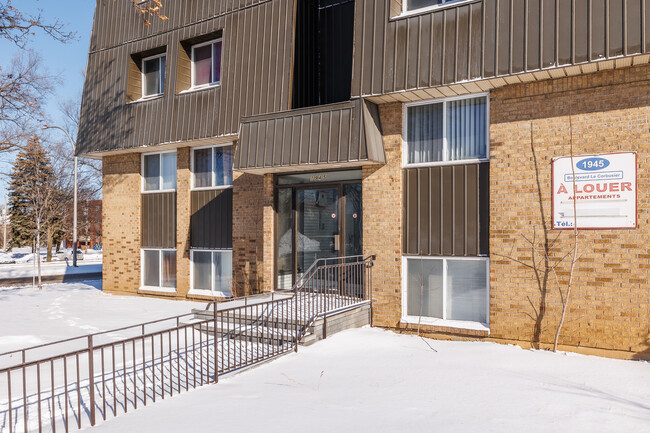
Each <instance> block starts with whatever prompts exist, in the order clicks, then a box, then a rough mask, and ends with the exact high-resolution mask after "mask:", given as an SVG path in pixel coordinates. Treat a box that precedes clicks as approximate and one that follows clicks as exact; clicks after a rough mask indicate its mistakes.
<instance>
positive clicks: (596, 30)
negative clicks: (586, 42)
mask: <svg viewBox="0 0 650 433" xmlns="http://www.w3.org/2000/svg"><path fill="white" fill-rule="evenodd" d="M606 5H607V0H591V17H590V23H591V30H590V33H589V38H590V42H591V53H590V56H591V59H592V60H596V59H601V58H603V57H605V56H606V55H607V50H606V46H607V16H606Z"/></svg>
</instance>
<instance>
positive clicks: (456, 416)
mask: <svg viewBox="0 0 650 433" xmlns="http://www.w3.org/2000/svg"><path fill="white" fill-rule="evenodd" d="M430 346H431V347H433V348H434V349H435V350H437V352H435V351H434V350H432V349H431V347H430ZM649 398H650V364H648V363H642V362H633V361H619V360H612V359H604V358H598V357H588V356H580V355H565V354H554V353H550V352H541V351H530V350H522V349H520V348H518V347H514V346H504V345H499V344H492V343H470V342H447V341H434V340H427V341H425V340H423V339H420V338H418V337H415V336H404V335H396V334H393V333H390V332H386V331H382V330H379V329H370V328H364V329H359V330H351V331H346V332H343V333H341V334H337V335H335V336H333V337H331V338H329V339H327V340H325V341H323V342H319V343H317V344H316V345H314V346H312V347H308V348H304V349H303V348H301V349H300V351H299V352H298V353H297V354H291V355H288V356H286V357H284V358H281V359H279V360H276V361H273V362H272V363H269V364H267V365H263V366H261V367H259V368H257V369H254V370H250V371H247V372H244V373H241V374H239V375H237V376H232V377H229V378H223V379H221V380H220V382H219V384H216V385H210V386H206V387H203V388H200V389H197V390H195V391H191V392H189V393H187V394H183V395H181V396H175V397H173V398H171V399H167V400H165V401H162V402H159V403H156V404H154V405H152V406H149V407H147V408H145V409H138V410H137V411H135V412H129V413H128V414H127V415H124V416H121V417H118V418H116V419H113V420H110V421H107V422H105V423H103V424H102V425H100V426H99V427H96V428H95V429H94V430H93V431H94V432H98V433H100V432H120V431H156V432H163V433H164V432H180V431H226V432H247V431H264V432H282V433H286V432H293V431H309V432H310V433H317V432H324V433H325V432H328V433H329V432H373V433H375V432H409V433H411V432H427V433H429V432H434V431H440V432H446V433H449V432H452V433H453V432H456V433H465V432H477V431H481V432H499V433H501V432H526V433H534V432H549V431H558V432H565V431H567V432H568V431H570V432H590V433H591V432H594V431H598V432H621V431H625V432H645V431H647V427H648V425H650V403H649Z"/></svg>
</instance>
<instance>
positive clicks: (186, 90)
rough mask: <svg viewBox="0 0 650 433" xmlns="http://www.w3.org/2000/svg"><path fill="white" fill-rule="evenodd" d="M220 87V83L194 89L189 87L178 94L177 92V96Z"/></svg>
mask: <svg viewBox="0 0 650 433" xmlns="http://www.w3.org/2000/svg"><path fill="white" fill-rule="evenodd" d="M220 86H221V82H220V81H219V82H217V83H212V84H203V85H201V86H195V87H190V88H189V89H185V90H181V91H180V92H178V94H179V95H182V94H184V93H193V92H200V91H201V90H206V89H214V88H215V87H220Z"/></svg>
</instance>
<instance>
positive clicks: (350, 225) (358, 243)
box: [345, 183, 363, 256]
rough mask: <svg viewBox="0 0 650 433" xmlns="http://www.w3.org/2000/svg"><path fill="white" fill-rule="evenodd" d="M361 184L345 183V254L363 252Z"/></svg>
mask: <svg viewBox="0 0 650 433" xmlns="http://www.w3.org/2000/svg"><path fill="white" fill-rule="evenodd" d="M361 191H362V189H361V184H360V183H355V184H352V185H345V255H346V256H360V255H362V254H363V242H362V236H363V222H362V218H361V216H362V215H361V212H362V203H363V202H362V200H361Z"/></svg>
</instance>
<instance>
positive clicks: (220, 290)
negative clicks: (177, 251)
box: [190, 249, 232, 297]
mask: <svg viewBox="0 0 650 433" xmlns="http://www.w3.org/2000/svg"><path fill="white" fill-rule="evenodd" d="M190 259H191V261H192V268H191V269H192V270H191V272H192V291H194V292H197V293H199V294H206V295H209V296H219V297H228V296H231V295H232V250H207V249H192V250H191V252H190Z"/></svg>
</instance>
